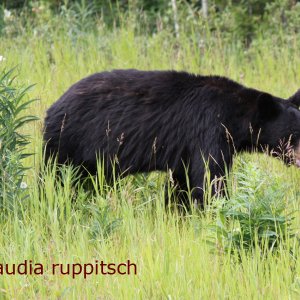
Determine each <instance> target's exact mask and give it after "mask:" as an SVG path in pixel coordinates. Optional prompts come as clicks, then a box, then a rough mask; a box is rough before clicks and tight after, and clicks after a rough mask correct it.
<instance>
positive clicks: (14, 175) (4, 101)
mask: <svg viewBox="0 0 300 300" xmlns="http://www.w3.org/2000/svg"><path fill="white" fill-rule="evenodd" d="M12 73H13V71H12V70H11V71H8V72H2V74H1V77H0V207H1V208H10V207H11V205H12V204H13V203H14V201H15V200H17V199H19V200H20V199H22V197H24V193H23V190H24V188H26V184H25V183H23V182H22V180H23V177H24V171H25V167H24V166H23V164H22V160H23V159H24V158H25V157H27V156H28V155H30V154H28V153H24V149H25V146H26V145H27V144H28V143H29V137H28V136H27V135H25V134H22V133H21V129H22V128H23V127H24V125H26V124H27V123H29V122H32V121H34V120H37V118H36V117H34V116H31V115H25V116H24V115H23V112H24V111H25V110H26V109H27V107H28V106H29V104H30V103H32V101H33V100H29V101H26V100H25V101H24V98H25V96H26V94H27V92H28V90H29V89H30V87H28V88H18V87H16V85H15V81H14V77H13V76H12Z"/></svg>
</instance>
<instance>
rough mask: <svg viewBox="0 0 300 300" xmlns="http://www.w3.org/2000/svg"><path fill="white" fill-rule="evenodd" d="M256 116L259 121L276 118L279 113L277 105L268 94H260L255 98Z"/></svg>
mask: <svg viewBox="0 0 300 300" xmlns="http://www.w3.org/2000/svg"><path fill="white" fill-rule="evenodd" d="M257 108H258V116H259V118H260V119H261V120H270V119H273V118H276V117H277V115H278V114H279V112H280V106H279V103H277V102H276V101H275V100H274V98H273V96H272V95H270V94H268V93H262V94H260V95H259V96H258V98H257Z"/></svg>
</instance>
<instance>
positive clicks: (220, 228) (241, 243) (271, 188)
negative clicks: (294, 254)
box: [212, 160, 292, 251]
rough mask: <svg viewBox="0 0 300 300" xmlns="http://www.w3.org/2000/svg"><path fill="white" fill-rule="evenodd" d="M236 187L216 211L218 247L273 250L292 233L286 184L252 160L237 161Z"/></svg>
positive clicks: (229, 249) (215, 227) (215, 229)
mask: <svg viewBox="0 0 300 300" xmlns="http://www.w3.org/2000/svg"><path fill="white" fill-rule="evenodd" d="M234 177H235V180H236V182H235V185H236V187H235V189H234V191H233V193H232V195H231V196H230V198H229V199H228V200H225V202H224V204H223V207H221V208H220V209H219V210H218V212H217V214H218V217H217V220H216V225H215V226H213V227H212V229H213V230H214V231H215V232H216V238H217V245H218V249H223V250H225V251H235V250H238V249H244V250H253V249H254V248H256V247H258V248H259V249H262V250H265V249H269V250H274V249H276V248H278V247H279V246H280V244H282V242H284V241H286V239H288V238H289V237H291V236H292V233H291V228H290V227H291V221H292V218H291V217H290V216H289V214H287V213H286V207H287V205H286V202H285V194H286V190H287V188H288V187H287V186H285V185H282V183H281V182H280V180H279V178H276V177H271V176H269V175H268V174H267V173H266V172H263V171H262V170H261V169H259V168H258V166H257V165H256V164H255V163H249V162H248V163H246V162H244V161H243V160H241V161H240V162H239V165H238V170H237V171H236V172H235V175H234Z"/></svg>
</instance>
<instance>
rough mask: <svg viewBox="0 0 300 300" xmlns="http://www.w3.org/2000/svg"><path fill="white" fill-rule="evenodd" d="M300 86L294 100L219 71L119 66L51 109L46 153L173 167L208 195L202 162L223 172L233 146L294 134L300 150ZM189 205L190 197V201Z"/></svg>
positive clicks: (140, 167)
mask: <svg viewBox="0 0 300 300" xmlns="http://www.w3.org/2000/svg"><path fill="white" fill-rule="evenodd" d="M299 105H300V93H299V91H298V93H296V94H295V95H294V96H292V97H291V98H290V99H289V101H284V100H283V99H280V98H277V97H273V96H271V95H269V94H267V93H264V92H261V91H258V90H255V89H250V88H246V87H244V86H242V85H240V84H238V83H236V82H234V81H232V80H230V79H227V78H225V77H219V76H200V75H193V74H189V73H186V72H175V71H138V70H114V71H111V72H102V73H96V74H93V75H91V76H89V77H87V78H84V79H82V80H80V81H79V82H77V83H76V84H74V85H73V86H71V87H70V89H69V90H68V91H67V92H66V93H65V94H64V95H63V96H62V97H61V98H60V99H59V100H58V101H57V102H55V103H54V104H53V105H52V106H51V107H50V108H49V110H48V111H47V116H46V119H45V130H44V141H45V144H46V159H48V158H49V157H50V156H51V155H53V154H54V155H58V162H59V163H60V164H64V163H66V162H67V161H69V162H72V163H73V164H74V165H76V166H79V165H82V166H83V168H84V169H86V170H88V172H90V173H91V174H95V173H96V154H97V155H99V156H100V157H104V159H105V161H106V164H105V174H106V176H107V178H111V176H112V164H111V161H113V160H116V162H117V165H116V166H117V168H116V171H117V172H118V174H122V175H127V174H134V173H137V172H150V171H153V170H165V171H166V170H168V169H170V170H172V174H173V178H174V179H175V180H176V182H177V184H178V188H179V189H183V190H186V189H187V184H186V173H185V168H187V172H188V179H189V184H190V187H191V188H192V196H193V198H194V199H196V200H197V201H198V202H199V203H200V204H202V201H203V180H204V173H205V161H209V162H208V167H209V169H210V178H212V179H213V178H215V177H219V176H223V175H224V172H225V168H227V169H229V168H230V165H231V160H232V155H233V153H234V151H237V152H239V151H243V150H249V149H252V148H253V147H254V146H259V147H258V149H263V148H265V147H266V146H268V147H269V148H271V149H273V148H276V147H277V146H278V145H279V143H280V142H281V141H289V143H290V145H292V147H293V149H294V150H295V151H296V152H297V151H299V153H300V149H298V148H300V146H299V145H300V111H299V109H298V107H297V106H299ZM260 146H261V147H260ZM185 204H187V203H185Z"/></svg>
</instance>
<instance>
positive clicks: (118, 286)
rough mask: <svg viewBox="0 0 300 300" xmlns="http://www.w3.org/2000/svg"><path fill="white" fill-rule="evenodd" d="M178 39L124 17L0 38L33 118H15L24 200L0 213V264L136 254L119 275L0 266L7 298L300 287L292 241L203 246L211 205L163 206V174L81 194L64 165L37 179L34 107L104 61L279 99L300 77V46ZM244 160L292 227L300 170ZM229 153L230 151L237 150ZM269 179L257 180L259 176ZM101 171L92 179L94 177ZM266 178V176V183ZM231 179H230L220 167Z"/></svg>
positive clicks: (229, 294)
mask: <svg viewBox="0 0 300 300" xmlns="http://www.w3.org/2000/svg"><path fill="white" fill-rule="evenodd" d="M181 39H182V40H181V42H180V43H178V41H176V39H175V38H174V37H173V36H172V35H171V34H170V33H168V32H167V31H162V32H158V33H157V34H156V35H153V36H146V35H140V34H137V33H136V31H135V30H134V28H133V26H132V24H131V23H130V22H129V23H128V24H126V26H125V25H124V26H122V27H121V28H120V29H115V30H114V31H113V32H108V31H107V30H106V29H105V28H104V27H99V30H98V31H97V32H96V33H86V34H84V35H82V36H79V37H78V38H77V39H70V38H69V37H68V35H66V34H65V32H64V31H62V32H60V31H59V30H57V32H56V33H51V34H50V39H49V38H47V37H44V36H42V37H39V36H34V35H33V34H31V33H29V34H24V35H23V36H18V37H16V38H11V39H8V38H1V40H0V55H3V56H4V57H5V58H6V60H5V61H2V62H0V68H1V69H2V68H4V67H7V68H10V67H12V66H15V65H17V68H18V73H19V74H18V77H17V80H18V82H19V83H20V84H23V85H25V86H26V85H30V84H33V83H35V84H36V86H35V88H34V89H33V90H31V91H30V94H29V97H30V98H39V99H40V100H39V101H38V102H36V103H34V104H33V105H32V106H31V110H30V113H31V114H34V115H37V116H39V117H40V118H41V121H39V122H35V123H34V124H30V125H27V126H25V128H24V131H25V132H26V133H30V134H31V135H32V137H33V139H32V142H31V144H30V145H29V148H30V150H31V151H34V152H35V153H36V155H35V156H32V157H29V158H27V159H26V165H27V166H33V168H32V169H30V170H29V171H28V172H27V177H26V178H25V181H26V183H27V184H28V187H29V194H30V195H29V198H28V199H27V200H25V201H23V202H21V203H18V204H17V205H16V206H15V208H14V210H13V211H11V212H6V213H3V212H2V213H1V219H0V232H1V234H0V245H1V248H0V263H1V262H2V263H21V262H23V261H24V260H25V259H27V260H33V261H34V262H35V263H42V264H43V265H44V266H45V267H46V266H47V265H50V264H52V263H65V264H66V263H76V262H81V263H93V262H94V261H95V260H104V261H106V262H115V263H118V262H123V261H126V260H127V259H130V260H131V261H132V262H134V263H136V265H137V269H138V274H137V275H130V276H126V275H124V276H121V275H114V276H108V275H107V276H103V275H98V276H96V275H91V276H89V277H88V278H87V279H83V277H82V276H77V277H76V278H75V279H72V277H71V276H67V275H64V276H63V275H55V276H54V275H52V274H51V273H50V271H49V270H48V271H46V272H45V274H44V275H42V276H30V275H29V276H21V275H14V276H8V275H3V276H1V275H0V295H1V298H6V299H13V298H18V299H23V298H24V299H28V298H29V299H32V298H37V299H57V298H58V299H72V298H73V299H224V298H225V299H227V298H228V299H259V298H260V299H262V298H263V299H296V298H299V294H300V262H299V260H298V256H299V254H300V250H299V247H298V242H297V238H293V237H291V238H289V239H287V240H286V241H285V242H284V243H283V244H282V245H281V246H280V247H279V250H278V251H277V252H276V253H272V252H267V253H265V254H264V255H262V254H261V252H260V250H259V249H258V248H256V249H255V250H254V252H252V253H249V252H247V251H241V252H240V253H239V254H238V255H237V254H234V253H233V254H230V253H228V252H226V251H225V252H224V251H216V250H218V249H217V248H216V247H213V246H211V244H210V243H208V242H207V241H208V237H209V236H210V235H211V230H210V228H211V225H214V224H215V223H216V218H215V214H214V211H213V209H209V208H208V209H207V210H206V211H205V212H204V213H199V212H193V213H192V214H188V215H185V216H179V215H178V214H177V213H176V212H173V213H172V212H168V211H165V209H164V207H163V197H164V196H163V194H164V188H163V183H164V178H165V176H164V175H163V174H151V175H150V176H147V178H144V177H143V176H137V177H128V178H125V179H122V180H121V181H119V182H116V184H115V186H113V187H111V188H105V187H104V186H103V185H101V184H100V186H101V187H102V191H100V192H99V193H98V194H97V193H96V194H95V195H91V194H90V193H88V192H85V191H84V190H82V189H80V188H79V189H74V188H72V185H71V182H72V177H71V174H70V170H66V173H65V175H64V178H65V185H64V187H60V186H57V185H55V180H54V175H53V172H52V173H51V171H49V172H48V173H47V174H46V175H45V176H44V180H45V182H44V186H42V185H41V184H39V182H40V181H39V180H38V169H39V166H40V163H41V157H42V149H41V131H42V120H43V117H44V115H45V110H46V109H47V108H48V107H49V106H50V105H51V104H52V103H53V102H54V101H55V100H57V98H58V97H59V96H60V95H61V94H62V93H63V92H64V91H65V90H66V89H67V88H68V87H69V86H70V85H71V84H72V83H74V82H75V81H76V80H79V79H80V78H82V77H83V76H87V75H88V74H90V73H92V72H96V71H103V70H111V69H114V68H138V69H176V70H187V71H191V72H196V73H202V74H219V75H226V76H229V77H231V78H233V79H235V80H238V81H240V82H242V83H244V84H246V85H248V86H251V87H255V88H258V89H262V90H265V91H268V92H271V93H273V94H276V95H278V96H281V97H288V96H290V95H291V94H292V93H294V92H295V91H296V89H297V88H298V87H299V82H300V73H299V72H298V70H299V69H300V57H299V55H297V54H296V53H297V51H298V53H299V50H300V46H299V45H298V44H297V43H296V38H295V39H291V42H290V44H288V45H282V47H281V46H276V47H275V46H271V45H272V43H271V42H270V41H268V40H258V41H256V44H255V45H254V46H253V47H252V48H250V49H248V50H244V49H242V48H240V47H238V46H235V45H234V44H232V45H231V44H224V43H223V41H222V39H217V40H215V42H214V43H208V44H207V45H205V47H204V48H201V47H199V45H198V37H197V35H196V33H195V34H193V33H191V34H189V35H185V34H184V33H181ZM242 158H243V159H244V160H246V161H248V162H251V163H254V164H255V165H256V166H258V168H259V169H261V170H264V172H266V173H267V174H268V176H269V178H275V177H276V178H277V177H278V178H277V179H276V184H277V185H278V188H279V189H280V188H282V187H285V186H287V188H286V191H285V193H284V196H283V198H282V201H283V203H286V209H285V210H286V213H288V212H291V211H293V212H294V216H295V218H294V220H293V224H292V228H293V229H294V231H295V233H296V234H297V233H298V231H299V225H300V215H299V199H300V185H299V182H300V172H299V170H297V169H296V168H294V167H290V168H287V167H285V166H284V165H283V164H282V163H281V162H280V161H278V160H276V159H273V158H268V157H267V156H266V155H258V154H252V155H249V154H248V155H243V157H242ZM237 159H240V158H237ZM269 178H266V180H267V182H268V180H269ZM100 179H101V176H100ZM270 182H273V181H272V180H270ZM230 185H231V186H233V187H234V186H235V177H234V176H231V181H230Z"/></svg>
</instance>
